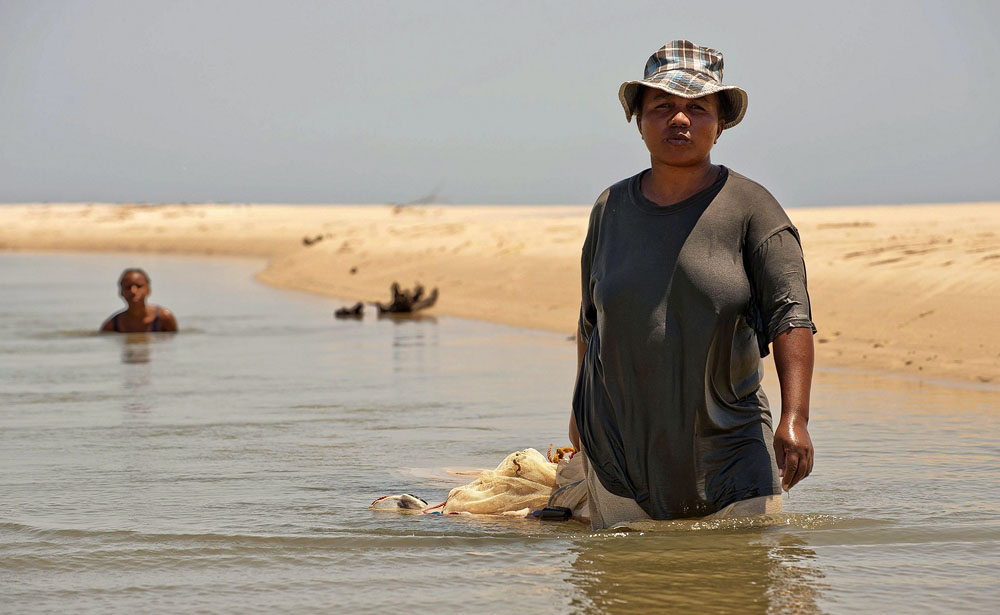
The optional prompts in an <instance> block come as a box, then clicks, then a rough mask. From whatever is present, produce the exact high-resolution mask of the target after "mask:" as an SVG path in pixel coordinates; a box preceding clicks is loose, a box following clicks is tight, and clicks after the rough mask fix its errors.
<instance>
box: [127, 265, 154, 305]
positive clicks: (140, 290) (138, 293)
mask: <svg viewBox="0 0 1000 615" xmlns="http://www.w3.org/2000/svg"><path fill="white" fill-rule="evenodd" d="M121 296H122V299H124V300H125V302H126V303H128V304H129V305H132V304H133V303H142V302H143V301H145V300H146V297H147V296H149V281H148V280H147V279H146V276H144V275H142V274H141V273H134V272H133V273H129V274H126V275H125V277H123V278H122V287H121Z"/></svg>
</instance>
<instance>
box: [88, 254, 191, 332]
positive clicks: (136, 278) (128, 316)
mask: <svg viewBox="0 0 1000 615" xmlns="http://www.w3.org/2000/svg"><path fill="white" fill-rule="evenodd" d="M118 286H119V287H120V290H119V294H120V295H121V298H122V299H123V300H124V301H125V304H126V305H127V306H128V307H126V308H125V309H124V310H122V311H120V312H117V313H116V314H113V315H112V316H111V317H109V318H108V319H107V320H105V321H104V324H102V325H101V331H109V332H118V333H141V332H147V331H176V330H177V320H176V319H175V318H174V315H173V313H171V312H170V310H168V309H167V308H165V307H160V306H158V305H152V304H150V305H146V297H148V296H149V292H150V284H149V275H148V274H147V273H146V272H145V271H143V270H142V269H139V268H135V267H133V268H129V269H126V270H125V271H123V272H122V275H121V277H120V278H119V279H118Z"/></svg>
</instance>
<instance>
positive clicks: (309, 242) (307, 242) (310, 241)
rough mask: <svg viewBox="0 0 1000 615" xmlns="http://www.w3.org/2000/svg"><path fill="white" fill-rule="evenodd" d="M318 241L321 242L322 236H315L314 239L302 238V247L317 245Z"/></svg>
mask: <svg viewBox="0 0 1000 615" xmlns="http://www.w3.org/2000/svg"><path fill="white" fill-rule="evenodd" d="M320 241H323V236H322V235H316V237H313V238H312V239H310V238H309V237H303V238H302V245H304V246H311V245H313V244H314V243H319V242H320Z"/></svg>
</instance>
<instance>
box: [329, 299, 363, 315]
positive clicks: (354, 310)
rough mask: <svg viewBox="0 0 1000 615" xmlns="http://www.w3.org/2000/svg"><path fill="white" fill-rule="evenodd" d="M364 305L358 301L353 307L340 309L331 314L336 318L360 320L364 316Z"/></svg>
mask: <svg viewBox="0 0 1000 615" xmlns="http://www.w3.org/2000/svg"><path fill="white" fill-rule="evenodd" d="M364 312H365V305H364V304H363V303H361V302H360V301H358V302H357V303H355V304H354V307H342V308H340V309H339V310H337V311H336V312H334V313H333V315H334V316H336V317H337V318H361V317H363V316H364V315H365V314H364Z"/></svg>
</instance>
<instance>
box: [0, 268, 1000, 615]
mask: <svg viewBox="0 0 1000 615" xmlns="http://www.w3.org/2000/svg"><path fill="white" fill-rule="evenodd" d="M133 264H139V265H141V266H144V267H145V268H146V269H147V270H148V271H149V272H150V274H151V276H152V278H153V280H152V288H153V295H152V297H151V298H152V300H153V301H156V302H159V301H162V302H163V304H165V305H167V306H168V307H170V308H171V309H173V310H174V312H175V313H176V314H177V316H178V321H179V323H180V326H181V328H182V333H181V334H179V335H176V336H171V335H165V334H137V335H96V334H93V333H92V331H94V330H95V329H96V328H97V326H98V325H99V324H100V322H101V321H102V320H103V319H104V318H105V317H107V316H108V315H109V314H110V313H111V312H112V311H114V310H116V309H117V308H118V306H119V305H120V302H119V300H117V299H116V296H115V293H116V288H115V281H116V279H117V275H118V273H119V272H120V270H121V269H122V268H123V267H125V266H130V265H133ZM260 266H261V263H259V262H254V261H242V260H224V259H215V260H204V259H194V258H184V257H165V256H155V257H154V256H145V255H143V256H135V255H66V254H56V255H53V254H12V253H0V463H2V468H3V470H4V471H3V473H2V474H0V587H2V595H3V598H4V600H3V604H2V605H0V611H8V610H9V611H11V612H55V611H60V612H65V611H72V612H101V613H105V612H135V611H194V610H198V611H202V612H209V613H230V612H233V613H235V612H239V613H246V612H267V613H270V612H296V613H299V612H310V611H324V612H352V611H358V610H362V609H364V610H368V611H382V610H389V609H391V610H399V609H400V608H403V607H402V606H401V605H403V604H404V601H405V604H406V605H408V606H406V607H405V609H406V610H410V609H413V610H417V609H419V610H430V609H434V610H435V611H444V612H447V611H448V610H450V609H469V608H474V609H476V610H478V611H483V612H490V613H505V612H523V611H527V610H529V609H537V610H538V611H539V612H542V611H543V610H548V611H549V612H553V610H554V609H559V611H566V612H585V613H634V612H656V611H665V610H674V611H677V612H689V611H702V612H704V611H709V612H741V613H766V612H773V613H786V612H805V613H812V612H831V613H853V612H858V611H860V612H878V611H882V612H887V613H888V612H891V613H901V612H912V613H925V612H941V613H949V612H956V611H963V612H966V613H968V612H992V610H993V607H994V606H995V604H996V603H997V601H998V600H1000V590H998V584H997V582H996V579H997V577H998V575H1000V549H998V546H1000V498H998V495H1000V463H998V462H1000V428H998V420H997V416H998V409H1000V405H998V401H997V399H998V398H1000V395H998V392H1000V390H998V389H990V388H988V387H982V388H970V387H949V386H942V385H940V384H930V383H921V382H919V381H913V380H902V379H898V378H891V377H883V376H878V375H870V374H857V373H848V372H843V371H823V372H820V373H818V374H817V377H816V381H815V385H814V396H813V399H814V401H813V406H814V409H813V421H812V424H811V431H812V434H813V438H814V441H815V443H816V447H817V465H816V469H815V472H814V475H813V476H812V477H810V478H809V479H807V480H806V481H805V482H804V483H803V484H802V485H801V486H800V487H797V488H795V489H794V490H793V492H792V494H791V498H790V499H786V501H785V513H784V514H782V515H780V516H777V517H773V518H758V519H750V520H728V521H717V522H712V523H706V522H696V521H681V522H672V523H662V524H657V525H656V526H655V527H652V528H646V529H645V531H627V532H626V531H623V532H591V531H590V530H589V529H587V528H584V527H582V526H580V525H577V524H575V523H565V524H558V523H540V522H536V521H526V520H517V519H484V518H471V517H462V516H438V515H402V514H395V513H386V512H374V511H369V510H367V505H368V504H369V503H370V502H371V501H372V500H373V499H375V498H376V497H378V496H380V495H385V494H392V493H400V492H404V491H405V492H410V493H416V494H418V495H420V496H421V497H423V498H425V499H426V500H428V501H432V502H438V501H441V500H442V499H443V498H444V496H445V495H446V494H447V492H448V490H449V489H450V488H451V487H452V486H455V485H457V484H462V483H464V482H466V481H467V478H463V477H456V476H454V475H451V474H449V473H448V472H447V471H446V470H445V469H446V468H451V469H469V468H479V467H493V466H495V465H496V464H497V463H498V462H499V461H500V459H502V458H503V457H504V456H505V455H506V454H507V453H509V452H511V451H513V450H516V449H519V448H524V447H527V446H533V447H535V448H538V449H539V450H542V451H544V449H545V447H546V446H547V445H548V444H549V443H550V442H552V443H555V444H556V445H561V444H565V435H564V434H565V431H566V422H567V419H568V413H569V410H568V408H569V399H570V392H571V388H572V380H573V373H572V371H573V365H574V363H575V348H574V345H573V344H572V343H571V342H569V341H567V340H566V338H565V337H564V336H560V335H553V334H547V333H536V332H530V331H524V330H518V329H513V328H509V327H502V326H494V325H489V324H484V323H475V322H468V321H463V320H458V319H451V318H443V317H442V318H425V319H421V320H405V321H393V320H379V319H376V318H374V317H369V318H366V319H365V320H363V321H338V320H335V319H333V318H332V316H331V312H332V310H333V309H334V308H336V307H339V306H340V305H342V304H343V303H345V302H334V301H330V300H327V299H322V298H317V297H314V296H311V295H306V294H301V293H294V292H288V291H279V290H275V289H271V288H268V287H265V286H262V285H259V284H257V283H256V282H254V281H253V279H252V275H253V272H254V271H255V270H256V269H258V268H259V267H260ZM443 293H444V295H443V297H444V299H445V300H446V296H447V295H446V293H447V289H443ZM773 380H774V378H773V376H772V377H770V378H769V379H768V385H769V391H770V392H771V398H772V399H777V395H776V388H775V386H774V384H775V383H774V382H773Z"/></svg>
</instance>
